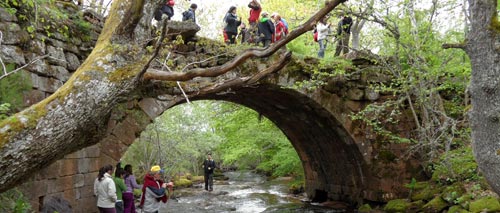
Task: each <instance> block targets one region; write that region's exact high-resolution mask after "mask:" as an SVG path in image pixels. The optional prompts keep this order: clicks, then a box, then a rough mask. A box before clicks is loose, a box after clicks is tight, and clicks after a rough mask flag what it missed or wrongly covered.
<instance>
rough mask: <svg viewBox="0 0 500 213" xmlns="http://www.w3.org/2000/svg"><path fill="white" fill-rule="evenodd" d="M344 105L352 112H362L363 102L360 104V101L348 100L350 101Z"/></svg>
mask: <svg viewBox="0 0 500 213" xmlns="http://www.w3.org/2000/svg"><path fill="white" fill-rule="evenodd" d="M344 104H345V106H347V108H348V109H349V110H350V111H352V112H359V111H361V102H359V101H350V100H348V101H345V102H344Z"/></svg>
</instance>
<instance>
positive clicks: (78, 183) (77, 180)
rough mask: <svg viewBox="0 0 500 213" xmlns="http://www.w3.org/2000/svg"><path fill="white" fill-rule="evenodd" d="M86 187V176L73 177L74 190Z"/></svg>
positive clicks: (77, 175)
mask: <svg viewBox="0 0 500 213" xmlns="http://www.w3.org/2000/svg"><path fill="white" fill-rule="evenodd" d="M84 185H85V175H83V174H76V175H73V187H74V188H79V187H83V186H84Z"/></svg>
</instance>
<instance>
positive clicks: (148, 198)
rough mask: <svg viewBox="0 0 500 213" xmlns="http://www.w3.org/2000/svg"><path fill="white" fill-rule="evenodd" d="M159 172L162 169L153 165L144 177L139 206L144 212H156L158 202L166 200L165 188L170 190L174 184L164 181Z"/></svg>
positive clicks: (158, 206) (161, 172) (158, 205)
mask: <svg viewBox="0 0 500 213" xmlns="http://www.w3.org/2000/svg"><path fill="white" fill-rule="evenodd" d="M161 174H163V169H161V167H160V166H158V165H155V166H152V167H151V169H150V170H149V172H148V174H146V176H145V177H144V185H143V186H142V196H141V203H140V206H141V208H142V210H143V211H144V212H145V213H157V212H158V211H159V210H160V202H163V203H166V202H167V200H168V197H167V191H166V189H167V188H168V190H169V191H171V190H172V187H173V186H174V184H173V183H172V182H169V183H164V182H163V181H162V180H161Z"/></svg>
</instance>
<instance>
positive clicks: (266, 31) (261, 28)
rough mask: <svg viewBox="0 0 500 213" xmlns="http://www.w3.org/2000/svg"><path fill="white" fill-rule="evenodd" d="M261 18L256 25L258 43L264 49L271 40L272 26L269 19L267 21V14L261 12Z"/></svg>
mask: <svg viewBox="0 0 500 213" xmlns="http://www.w3.org/2000/svg"><path fill="white" fill-rule="evenodd" d="M261 16H262V18H261V19H260V21H259V24H258V25H257V28H258V35H259V43H262V44H263V45H264V47H268V46H269V45H270V44H271V42H272V39H273V34H274V24H273V22H272V21H271V19H269V17H268V16H269V14H268V13H267V12H262V14H261Z"/></svg>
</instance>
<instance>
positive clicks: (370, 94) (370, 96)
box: [364, 88, 380, 101]
mask: <svg viewBox="0 0 500 213" xmlns="http://www.w3.org/2000/svg"><path fill="white" fill-rule="evenodd" d="M364 98H365V99H366V100H369V101H376V100H378V99H379V98H380V93H379V92H377V91H375V90H374V89H372V88H366V89H365V97H364Z"/></svg>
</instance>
